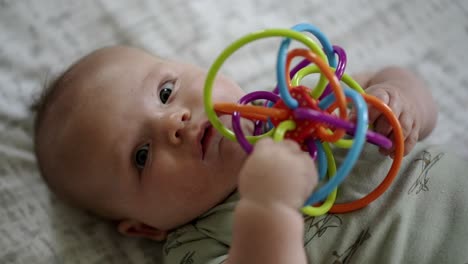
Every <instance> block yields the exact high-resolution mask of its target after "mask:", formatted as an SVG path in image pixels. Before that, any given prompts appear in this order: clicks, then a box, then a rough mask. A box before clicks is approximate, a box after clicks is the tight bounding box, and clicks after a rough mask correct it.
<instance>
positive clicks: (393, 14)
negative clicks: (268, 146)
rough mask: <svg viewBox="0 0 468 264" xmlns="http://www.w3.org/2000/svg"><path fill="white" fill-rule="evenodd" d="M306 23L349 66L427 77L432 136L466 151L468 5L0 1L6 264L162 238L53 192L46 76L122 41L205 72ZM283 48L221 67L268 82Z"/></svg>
mask: <svg viewBox="0 0 468 264" xmlns="http://www.w3.org/2000/svg"><path fill="white" fill-rule="evenodd" d="M299 22H309V23H313V24H315V25H316V26H318V27H320V28H321V29H322V31H323V32H325V33H326V34H327V35H328V36H329V38H330V39H331V40H332V42H333V43H336V44H339V45H341V46H343V47H344V48H345V49H346V51H347V52H348V59H349V66H348V71H349V72H358V71H361V70H369V69H377V68H379V67H381V66H383V65H388V64H397V65H403V66H407V67H411V68H413V69H414V70H415V71H416V72H418V73H419V74H421V75H422V76H423V77H424V78H425V79H426V80H427V82H428V84H429V86H430V87H431V89H432V90H433V93H434V95H435V96H436V98H437V101H438V102H439V105H440V113H441V114H440V118H439V123H438V127H437V129H436V131H435V133H434V134H433V135H432V136H431V137H430V139H429V140H430V141H432V142H434V143H440V144H446V146H447V147H450V148H452V149H453V151H456V152H459V153H460V154H461V155H464V156H465V157H467V158H468V136H467V135H466V131H467V130H468V119H467V117H466V114H465V111H466V109H467V105H468V66H467V62H468V52H467V48H466V47H467V43H468V1H466V0H412V1H407V0H380V1H374V0H356V1H345V0H328V1H319V0H309V1H301V0H290V1H284V0H260V1H249V0H239V1H235V2H233V1H224V0H220V1H214V0H193V1H186V0H171V1H169V0H136V1H125V0H96V1H91V0H84V1H71V0H65V1H62V0H41V1H35V0H16V1H13V0H0V43H1V44H0V205H1V209H0V263H28V264H29V263H160V257H159V256H160V254H161V253H160V245H159V244H155V243H152V242H148V241H140V240H132V239H127V238H122V237H120V236H119V235H117V234H116V232H115V231H114V230H113V229H112V228H111V227H109V226H108V225H106V224H103V223H101V222H99V221H97V220H96V219H95V218H93V217H92V216H88V215H85V214H83V213H82V212H79V211H77V210H74V209H71V208H68V207H67V206H65V205H63V204H62V203H60V202H59V201H57V200H56V199H55V198H53V197H52V196H51V195H49V193H48V191H47V189H46V187H45V186H44V184H43V183H42V181H41V179H40V178H39V175H38V171H37V168H36V164H35V159H34V156H33V153H32V140H31V131H32V116H31V114H30V113H29V112H28V105H29V103H30V102H31V98H32V97H33V96H34V95H35V94H37V92H38V91H39V90H40V89H41V86H42V85H43V84H44V83H45V82H46V80H47V78H48V76H51V75H54V74H55V73H57V72H59V71H61V70H63V69H64V67H66V66H67V65H68V64H70V63H71V62H73V61H74V60H75V59H77V58H78V57H80V56H82V55H84V54H85V53H87V52H89V51H91V50H93V49H95V48H97V47H101V46H103V45H108V44H116V43H125V44H132V45H136V46H141V47H145V48H147V49H149V50H151V51H153V52H154V53H156V54H159V55H161V56H165V57H175V58H178V59H183V60H188V61H189V62H192V63H196V64H200V65H201V66H205V67H208V66H209V65H210V64H211V62H212V61H213V60H214V58H215V57H216V56H217V55H218V53H219V52H220V51H221V50H222V49H223V48H224V47H225V46H227V45H228V44H229V43H231V42H232V41H234V40H235V39H237V38H238V37H240V36H242V35H244V34H246V33H249V32H251V31H255V30H259V29H263V28H268V27H282V28H287V27H290V26H292V25H294V24H296V23H299ZM278 44H279V39H274V40H265V41H260V42H258V43H256V44H252V45H249V46H248V47H246V48H244V49H243V50H242V51H241V52H239V53H238V54H236V55H235V56H233V57H232V58H231V59H230V60H228V63H227V64H226V66H225V67H224V68H223V70H224V71H225V72H226V73H227V74H228V75H231V76H232V77H233V78H234V79H235V80H237V81H238V82H239V83H240V84H241V85H242V86H243V87H245V89H247V90H252V89H266V88H269V87H271V86H272V85H273V84H274V82H275V81H274V75H273V73H274V61H275V54H276V51H277V47H278ZM246 65H248V67H246Z"/></svg>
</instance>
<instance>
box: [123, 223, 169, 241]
mask: <svg viewBox="0 0 468 264" xmlns="http://www.w3.org/2000/svg"><path fill="white" fill-rule="evenodd" d="M117 230H118V231H119V233H121V234H122V235H125V236H130V237H143V238H149V239H152V240H156V241H163V240H165V239H166V237H167V234H168V232H167V231H164V230H159V229H157V228H154V227H152V226H149V225H146V224H143V223H141V222H138V221H135V220H121V221H120V222H118V223H117Z"/></svg>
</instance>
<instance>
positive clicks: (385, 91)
mask: <svg viewBox="0 0 468 264" xmlns="http://www.w3.org/2000/svg"><path fill="white" fill-rule="evenodd" d="M400 89H401V87H396V86H394V84H388V83H380V84H374V85H372V86H370V87H368V88H367V89H366V93H368V94H371V95H373V96H375V97H377V98H379V99H380V100H382V102H383V103H385V104H386V105H388V106H389V107H390V108H391V109H392V111H393V113H394V114H395V116H396V117H397V118H398V120H399V121H400V125H401V129H402V131H403V137H404V140H405V152H404V155H406V154H408V153H409V152H410V151H411V150H412V149H413V148H414V146H415V145H416V143H417V142H418V140H419V130H420V127H421V124H420V122H421V119H420V116H419V114H418V109H416V106H415V105H413V104H411V101H410V100H409V99H408V98H405V96H403V95H402V93H401V90H400ZM408 89H410V88H408ZM369 124H372V125H373V128H374V130H375V131H376V132H378V133H380V134H382V135H384V136H386V137H389V138H390V139H392V140H393V139H394V138H393V127H392V126H391V124H390V123H389V121H388V119H387V118H385V116H384V115H383V114H382V112H380V111H379V110H377V109H375V108H374V107H372V106H369ZM380 152H381V153H382V154H384V155H390V156H392V157H393V155H394V153H395V145H393V146H392V148H391V149H384V148H380Z"/></svg>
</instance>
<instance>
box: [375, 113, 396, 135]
mask: <svg viewBox="0 0 468 264" xmlns="http://www.w3.org/2000/svg"><path fill="white" fill-rule="evenodd" d="M373 130H374V131H375V132H377V133H379V134H381V135H383V136H386V137H388V136H390V133H391V132H392V130H393V127H392V126H391V125H390V123H389V122H388V120H387V118H386V117H385V116H383V115H382V116H380V117H379V119H377V121H375V123H374V129H373Z"/></svg>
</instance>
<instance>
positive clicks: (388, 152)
mask: <svg viewBox="0 0 468 264" xmlns="http://www.w3.org/2000/svg"><path fill="white" fill-rule="evenodd" d="M388 139H390V140H391V141H392V142H393V144H392V147H390V148H388V149H386V148H379V152H380V154H382V155H385V156H389V155H391V154H393V153H394V152H395V143H394V142H395V140H394V139H395V137H394V136H393V132H390V134H389V136H388Z"/></svg>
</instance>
